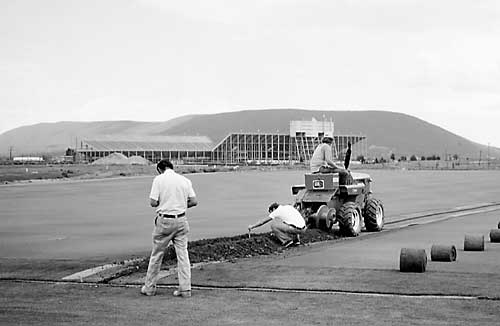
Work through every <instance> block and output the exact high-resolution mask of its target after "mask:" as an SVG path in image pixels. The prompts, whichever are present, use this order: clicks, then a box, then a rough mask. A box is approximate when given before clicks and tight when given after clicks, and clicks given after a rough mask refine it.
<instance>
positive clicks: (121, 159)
mask: <svg viewBox="0 0 500 326" xmlns="http://www.w3.org/2000/svg"><path fill="white" fill-rule="evenodd" d="M92 164H95V165H113V164H129V161H128V158H127V157H126V156H125V155H123V154H122V153H111V154H109V155H108V156H106V157H103V158H100V159H98V160H96V161H94V162H92Z"/></svg>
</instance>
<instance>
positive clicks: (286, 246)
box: [283, 240, 293, 248]
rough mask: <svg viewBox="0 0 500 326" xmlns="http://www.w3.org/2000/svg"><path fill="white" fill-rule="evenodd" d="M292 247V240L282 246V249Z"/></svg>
mask: <svg viewBox="0 0 500 326" xmlns="http://www.w3.org/2000/svg"><path fill="white" fill-rule="evenodd" d="M292 245H293V240H288V241H287V242H285V243H284V244H283V248H288V247H291V246H292Z"/></svg>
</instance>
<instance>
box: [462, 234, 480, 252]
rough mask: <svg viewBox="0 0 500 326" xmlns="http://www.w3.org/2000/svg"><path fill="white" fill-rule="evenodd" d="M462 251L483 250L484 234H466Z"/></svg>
mask: <svg viewBox="0 0 500 326" xmlns="http://www.w3.org/2000/svg"><path fill="white" fill-rule="evenodd" d="M464 251H484V235H470V234H466V235H465V239H464Z"/></svg>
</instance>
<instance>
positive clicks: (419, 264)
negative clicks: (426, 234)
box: [399, 248, 427, 273]
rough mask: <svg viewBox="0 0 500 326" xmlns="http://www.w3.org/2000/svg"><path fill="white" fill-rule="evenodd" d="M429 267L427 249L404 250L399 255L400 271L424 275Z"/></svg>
mask: <svg viewBox="0 0 500 326" xmlns="http://www.w3.org/2000/svg"><path fill="white" fill-rule="evenodd" d="M426 266H427V254H426V253H425V249H413V248H402V249H401V252H400V254H399V271H400V272H405V273H423V272H425V268H426Z"/></svg>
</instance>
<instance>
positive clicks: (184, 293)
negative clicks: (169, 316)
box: [173, 290, 191, 298]
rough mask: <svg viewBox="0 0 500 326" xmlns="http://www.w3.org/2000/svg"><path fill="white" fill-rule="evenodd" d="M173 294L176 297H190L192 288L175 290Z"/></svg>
mask: <svg viewBox="0 0 500 326" xmlns="http://www.w3.org/2000/svg"><path fill="white" fill-rule="evenodd" d="M173 295H174V297H182V298H190V297H191V290H188V291H179V290H175V291H174V293H173Z"/></svg>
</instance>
